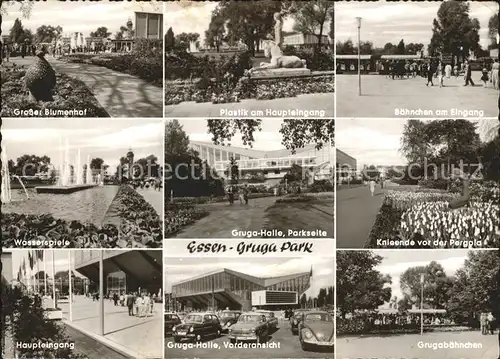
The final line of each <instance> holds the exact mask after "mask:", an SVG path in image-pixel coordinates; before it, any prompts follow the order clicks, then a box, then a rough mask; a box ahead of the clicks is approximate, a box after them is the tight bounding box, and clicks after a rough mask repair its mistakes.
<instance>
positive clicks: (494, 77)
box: [491, 59, 500, 90]
mask: <svg viewBox="0 0 500 359" xmlns="http://www.w3.org/2000/svg"><path fill="white" fill-rule="evenodd" d="M499 70H500V63H499V62H498V59H495V62H494V63H493V65H492V66H491V83H492V85H493V88H494V89H495V90H498V89H499V84H498V71H499Z"/></svg>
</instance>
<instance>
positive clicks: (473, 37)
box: [428, 1, 480, 58]
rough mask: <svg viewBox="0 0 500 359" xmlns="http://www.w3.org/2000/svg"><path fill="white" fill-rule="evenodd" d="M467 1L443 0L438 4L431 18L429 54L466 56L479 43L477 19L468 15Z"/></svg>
mask: <svg viewBox="0 0 500 359" xmlns="http://www.w3.org/2000/svg"><path fill="white" fill-rule="evenodd" d="M469 8H470V6H469V3H467V2H460V1H445V2H442V3H441V5H440V6H439V10H438V13H437V18H434V20H433V23H432V25H433V29H432V37H431V41H430V44H429V47H428V50H429V55H431V56H436V55H438V54H450V55H453V56H463V57H465V58H467V57H468V55H469V52H470V51H473V52H476V51H477V50H478V49H480V45H479V28H480V26H479V21H478V20H477V19H471V18H470V16H469Z"/></svg>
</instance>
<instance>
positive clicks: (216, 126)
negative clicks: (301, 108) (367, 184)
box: [207, 119, 335, 153]
mask: <svg viewBox="0 0 500 359" xmlns="http://www.w3.org/2000/svg"><path fill="white" fill-rule="evenodd" d="M207 123H208V132H209V133H210V134H212V142H213V143H214V144H216V145H225V144H229V145H230V141H231V139H232V138H233V137H234V136H235V134H236V132H239V133H240V134H241V139H242V141H243V145H244V146H249V147H252V145H253V143H254V137H253V134H254V132H255V131H256V130H257V131H261V130H262V128H261V123H262V121H261V120H255V119H252V120H247V119H245V120H242V119H240V120H207ZM334 132H335V123H334V121H333V120H322V121H318V120H313V119H301V120H296V119H294V120H289V119H285V120H283V123H282V125H281V129H280V133H281V134H282V136H283V140H282V142H281V143H282V144H283V146H285V148H286V149H288V150H290V151H291V152H292V153H295V152H296V150H297V149H298V148H304V147H305V146H307V145H309V144H312V143H314V144H315V148H316V149H317V150H320V149H322V148H323V147H324V146H327V145H328V144H332V145H333V143H334V135H335V134H334Z"/></svg>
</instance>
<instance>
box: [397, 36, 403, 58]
mask: <svg viewBox="0 0 500 359" xmlns="http://www.w3.org/2000/svg"><path fill="white" fill-rule="evenodd" d="M404 54H405V42H404V40H403V39H401V40H400V41H399V44H398V46H397V47H396V55H404Z"/></svg>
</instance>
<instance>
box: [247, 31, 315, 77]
mask: <svg viewBox="0 0 500 359" xmlns="http://www.w3.org/2000/svg"><path fill="white" fill-rule="evenodd" d="M264 55H265V56H266V57H267V58H271V62H269V63H267V62H261V63H260V66H259V67H254V68H251V69H250V71H249V72H250V74H251V73H253V72H255V71H261V70H271V69H279V68H285V69H298V68H302V69H304V68H307V63H306V60H303V59H300V58H299V57H297V56H285V55H283V51H281V49H280V47H279V46H278V44H276V42H275V41H274V40H270V39H268V40H264Z"/></svg>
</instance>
